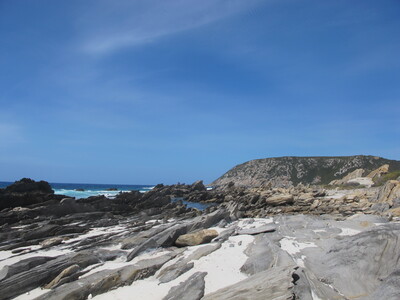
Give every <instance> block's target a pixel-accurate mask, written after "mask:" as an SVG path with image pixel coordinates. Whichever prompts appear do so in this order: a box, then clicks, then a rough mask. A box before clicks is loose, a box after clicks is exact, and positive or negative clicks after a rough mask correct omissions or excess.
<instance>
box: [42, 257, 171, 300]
mask: <svg viewBox="0 0 400 300" xmlns="http://www.w3.org/2000/svg"><path fill="white" fill-rule="evenodd" d="M175 256H176V253H174V252H172V253H168V254H165V255H163V256H159V257H156V258H153V259H147V260H142V261H139V262H138V263H137V264H134V265H128V266H126V267H122V268H119V269H115V270H104V271H99V272H96V273H94V274H91V275H89V276H87V277H83V278H81V279H79V280H77V281H74V282H71V283H66V284H64V285H61V286H59V287H57V288H55V289H54V290H51V291H50V292H48V293H46V294H44V295H42V296H40V297H38V298H36V300H72V299H73V300H86V299H87V298H88V296H89V295H90V294H91V295H92V296H96V295H99V294H102V293H105V292H107V291H109V290H111V289H114V288H117V287H120V286H124V285H129V284H132V282H133V281H135V280H139V279H143V278H147V277H149V276H152V275H154V273H155V272H156V271H157V270H158V269H159V268H160V267H161V266H162V265H164V264H165V263H166V262H167V261H169V260H170V259H172V258H174V257H175Z"/></svg>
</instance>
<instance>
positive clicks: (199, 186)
mask: <svg viewBox="0 0 400 300" xmlns="http://www.w3.org/2000/svg"><path fill="white" fill-rule="evenodd" d="M190 189H191V190H192V191H206V190H207V188H206V187H205V186H204V184H203V180H198V181H196V182H194V183H193V184H192V185H191V186H190Z"/></svg>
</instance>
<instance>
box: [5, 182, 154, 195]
mask: <svg viewBox="0 0 400 300" xmlns="http://www.w3.org/2000/svg"><path fill="white" fill-rule="evenodd" d="M10 184H12V182H0V188H4V187H6V186H8V185H10ZM50 186H51V188H52V189H53V190H54V193H55V194H57V195H65V196H69V197H75V198H76V199H80V198H87V197H90V196H99V195H104V196H106V197H108V198H113V197H115V196H116V195H118V194H119V193H121V192H129V191H140V192H142V193H144V192H147V191H150V190H151V189H152V188H153V187H154V185H130V184H92V183H50ZM109 189H113V190H112V191H111V190H109Z"/></svg>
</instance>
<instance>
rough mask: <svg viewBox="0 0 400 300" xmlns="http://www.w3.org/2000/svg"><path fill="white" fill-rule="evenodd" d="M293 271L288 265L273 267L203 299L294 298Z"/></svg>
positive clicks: (276, 299) (290, 299)
mask: <svg viewBox="0 0 400 300" xmlns="http://www.w3.org/2000/svg"><path fill="white" fill-rule="evenodd" d="M293 271H294V270H293V269H291V268H287V267H276V268H271V269H269V270H267V271H263V272H260V273H257V274H255V275H253V276H250V277H249V278H247V279H245V280H242V281H240V282H238V283H235V284H234V285H231V286H228V287H226V288H223V289H220V290H218V291H216V292H214V293H211V294H208V295H206V296H205V297H204V298H203V300H225V299H226V300H228V299H229V300H243V299H251V300H265V299H271V300H272V299H274V300H292V299H294V298H293V282H292V281H293V278H292V273H293Z"/></svg>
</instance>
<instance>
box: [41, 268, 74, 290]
mask: <svg viewBox="0 0 400 300" xmlns="http://www.w3.org/2000/svg"><path fill="white" fill-rule="evenodd" d="M79 270H80V267H79V266H78V265H72V266H69V267H68V268H66V269H64V270H62V272H61V273H60V274H58V276H57V277H56V278H54V279H53V280H52V281H51V282H50V283H49V284H46V285H45V286H44V288H45V289H51V288H53V287H55V286H56V285H58V284H59V283H60V282H61V280H62V279H63V278H65V277H67V276H70V275H72V274H75V273H76V272H78V271H79Z"/></svg>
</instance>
